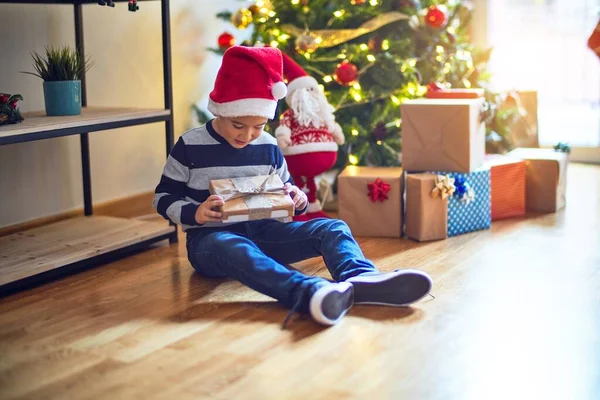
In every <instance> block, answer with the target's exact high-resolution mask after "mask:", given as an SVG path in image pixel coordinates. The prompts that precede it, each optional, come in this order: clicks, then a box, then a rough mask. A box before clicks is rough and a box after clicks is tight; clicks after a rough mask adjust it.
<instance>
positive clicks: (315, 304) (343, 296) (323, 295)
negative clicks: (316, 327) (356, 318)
mask: <svg viewBox="0 0 600 400" xmlns="http://www.w3.org/2000/svg"><path fill="white" fill-rule="evenodd" d="M353 298H354V288H353V286H352V285H351V284H350V283H348V282H340V283H329V284H326V285H323V286H321V287H320V288H319V289H317V291H316V292H315V293H314V294H313V295H312V297H311V298H310V303H309V312H310V315H311V317H312V318H313V319H314V320H315V321H317V322H318V323H320V324H323V325H335V324H337V323H338V322H339V321H340V320H341V319H342V318H343V317H344V315H346V313H347V312H348V310H349V309H350V308H351V307H352V303H353Z"/></svg>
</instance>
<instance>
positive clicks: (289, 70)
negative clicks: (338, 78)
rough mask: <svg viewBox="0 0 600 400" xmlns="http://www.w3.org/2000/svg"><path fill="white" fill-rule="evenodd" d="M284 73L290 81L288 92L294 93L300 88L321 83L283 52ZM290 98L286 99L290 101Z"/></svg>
mask: <svg viewBox="0 0 600 400" xmlns="http://www.w3.org/2000/svg"><path fill="white" fill-rule="evenodd" d="M282 55H283V74H284V76H285V79H286V80H287V82H288V86H287V90H288V94H290V95H291V94H292V93H294V91H296V90H297V89H300V88H311V87H314V88H316V87H318V86H319V84H318V82H317V80H316V79H315V78H313V77H312V76H310V75H308V74H307V73H306V71H305V70H304V69H303V68H302V67H301V66H300V65H299V64H298V63H297V62H296V61H294V60H293V59H292V58H291V57H290V56H288V55H287V54H285V53H283V54H282ZM288 100H289V99H286V101H288Z"/></svg>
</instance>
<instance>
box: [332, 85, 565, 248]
mask: <svg viewBox="0 0 600 400" xmlns="http://www.w3.org/2000/svg"><path fill="white" fill-rule="evenodd" d="M453 97H456V98H453ZM483 103H484V100H483V98H482V97H481V93H479V92H477V91H473V92H468V91H467V92H465V91H457V93H455V94H453V93H445V94H444V96H428V98H424V99H419V100H410V101H406V102H405V103H403V104H402V106H401V107H402V110H401V111H402V168H372V167H354V166H350V167H347V168H346V169H345V170H344V171H343V172H342V173H341V174H340V175H339V177H338V191H337V192H338V215H339V218H340V219H342V220H344V221H346V222H347V223H348V225H349V226H350V228H351V230H352V232H353V233H354V235H356V236H371V237H402V236H404V235H405V236H407V237H408V238H411V239H414V240H417V241H429V240H439V239H445V238H447V237H449V236H456V235H461V234H464V233H467V232H473V231H478V230H484V229H489V228H490V226H491V224H492V221H495V220H500V219H505V218H514V217H524V216H525V214H526V212H527V211H538V212H556V211H558V210H560V209H561V208H563V207H564V206H565V188H566V169H567V162H568V154H567V153H566V152H563V151H557V150H552V149H540V148H518V149H516V150H514V151H512V152H510V153H508V154H506V155H486V154H485V126H484V124H483V123H482V122H481V120H480V115H481V111H482V107H483Z"/></svg>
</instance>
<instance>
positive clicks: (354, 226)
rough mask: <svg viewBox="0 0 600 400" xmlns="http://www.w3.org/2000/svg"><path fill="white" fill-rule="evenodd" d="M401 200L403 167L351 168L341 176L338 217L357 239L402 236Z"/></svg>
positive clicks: (339, 180) (339, 178)
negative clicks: (359, 237) (360, 237)
mask: <svg viewBox="0 0 600 400" xmlns="http://www.w3.org/2000/svg"><path fill="white" fill-rule="evenodd" d="M373 199H375V201H373ZM401 199H402V168H376V167H356V166H348V167H346V168H345V169H344V171H343V172H342V173H341V174H340V175H339V176H338V215H339V217H340V219H342V220H343V221H345V222H346V223H347V224H348V226H349V227H350V229H351V230H352V233H353V234H354V235H355V236H371V237H401V236H402V202H401Z"/></svg>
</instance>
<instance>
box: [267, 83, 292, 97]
mask: <svg viewBox="0 0 600 400" xmlns="http://www.w3.org/2000/svg"><path fill="white" fill-rule="evenodd" d="M287 92H288V89H287V86H286V85H285V83H284V82H283V81H279V82H276V83H275V84H274V85H273V87H271V94H272V95H273V97H275V98H276V99H277V100H281V99H283V98H284V97H285V95H286V94H287Z"/></svg>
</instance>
